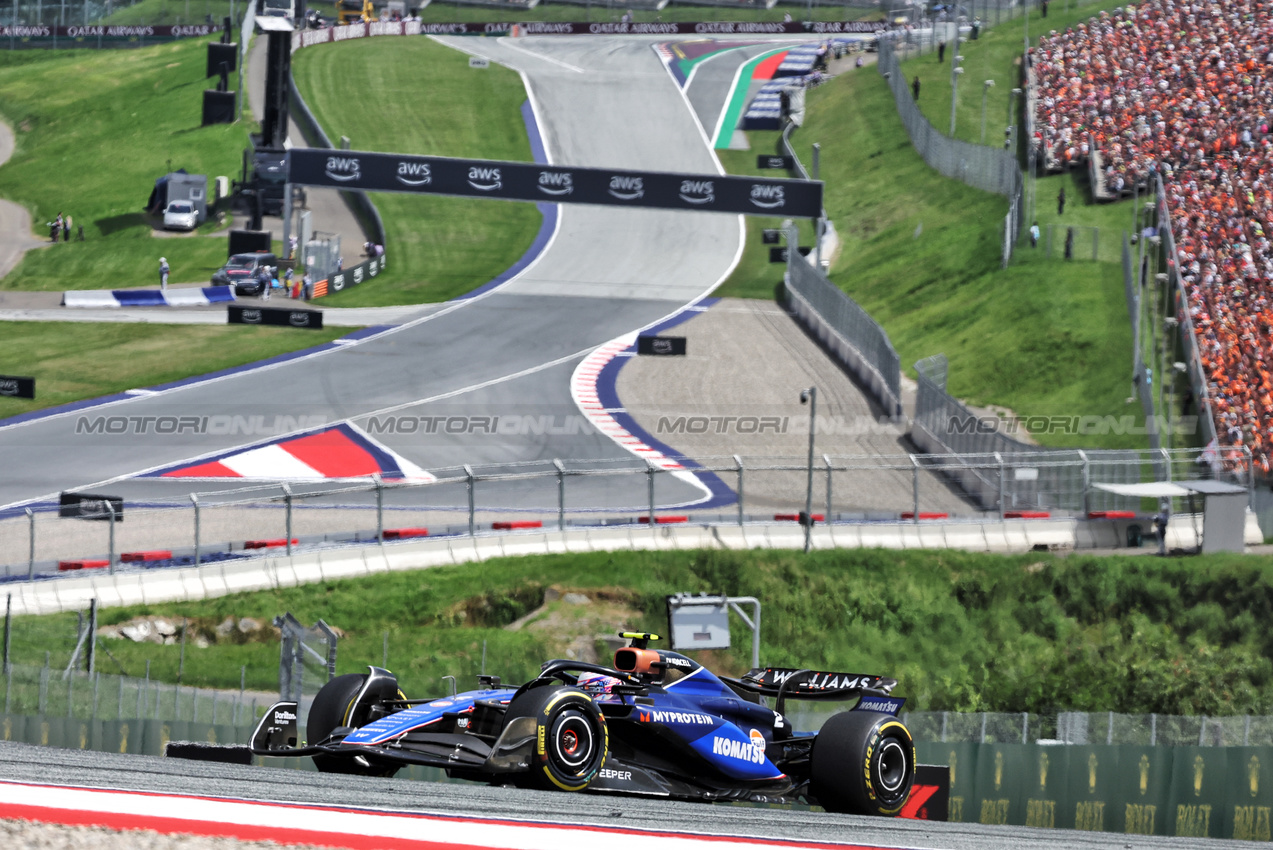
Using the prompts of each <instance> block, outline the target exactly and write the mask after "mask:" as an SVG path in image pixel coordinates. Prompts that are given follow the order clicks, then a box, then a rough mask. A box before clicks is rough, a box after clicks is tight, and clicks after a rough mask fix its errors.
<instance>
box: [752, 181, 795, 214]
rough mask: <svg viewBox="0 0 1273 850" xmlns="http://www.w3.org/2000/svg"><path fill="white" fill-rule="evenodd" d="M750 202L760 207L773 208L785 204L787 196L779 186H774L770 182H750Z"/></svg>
mask: <svg viewBox="0 0 1273 850" xmlns="http://www.w3.org/2000/svg"><path fill="white" fill-rule="evenodd" d="M751 202H752V203H753V204H755V205H756V206H758V207H760V208H761V209H766V210H774V209H777V208H778V207H781V206H785V205H786V203H787V197H786V195H785V194H784V192H783V188H782V187H781V186H775V185H773V184H772V183H769V184H766V183H753V184H751Z"/></svg>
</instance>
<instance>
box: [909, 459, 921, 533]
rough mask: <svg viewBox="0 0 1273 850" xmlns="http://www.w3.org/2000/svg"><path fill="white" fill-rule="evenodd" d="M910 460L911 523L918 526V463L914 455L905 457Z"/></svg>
mask: <svg viewBox="0 0 1273 850" xmlns="http://www.w3.org/2000/svg"><path fill="white" fill-rule="evenodd" d="M907 457H909V458H910V459H911V499H912V501H913V504H912V506H911V510H912V511H913V512H914V513H913V514H912V516H911V521H912V522H914V523H915V524H916V525H918V524H919V461H918V460H916V459H915V455H907Z"/></svg>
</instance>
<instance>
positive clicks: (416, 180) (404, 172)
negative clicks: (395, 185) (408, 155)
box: [395, 162, 433, 186]
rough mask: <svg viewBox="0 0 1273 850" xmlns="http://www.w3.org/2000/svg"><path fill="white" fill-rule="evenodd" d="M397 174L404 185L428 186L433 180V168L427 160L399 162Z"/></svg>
mask: <svg viewBox="0 0 1273 850" xmlns="http://www.w3.org/2000/svg"><path fill="white" fill-rule="evenodd" d="M395 176H396V177H397V179H398V182H399V183H401V184H403V185H404V186H428V185H429V184H430V183H432V182H433V169H432V168H430V167H429V163H427V162H399V163H398V173H397V175H395Z"/></svg>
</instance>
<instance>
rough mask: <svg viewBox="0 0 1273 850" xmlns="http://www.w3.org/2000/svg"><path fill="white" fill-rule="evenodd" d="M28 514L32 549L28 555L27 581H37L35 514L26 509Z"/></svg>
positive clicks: (28, 534) (28, 535)
mask: <svg viewBox="0 0 1273 850" xmlns="http://www.w3.org/2000/svg"><path fill="white" fill-rule="evenodd" d="M26 513H27V525H28V526H29V531H28V533H27V537H28V538H29V542H30V548H29V551H28V553H27V581H33V580H34V579H35V513H34V512H33V511H32V510H31V509H30V508H27V509H26Z"/></svg>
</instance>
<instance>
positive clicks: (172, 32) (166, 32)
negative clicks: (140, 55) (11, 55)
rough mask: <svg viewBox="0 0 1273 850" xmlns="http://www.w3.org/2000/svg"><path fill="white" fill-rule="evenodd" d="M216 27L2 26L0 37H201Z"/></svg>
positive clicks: (125, 25) (217, 27)
mask: <svg viewBox="0 0 1273 850" xmlns="http://www.w3.org/2000/svg"><path fill="white" fill-rule="evenodd" d="M220 33H221V27H220V25H217V26H213V25H211V24H198V25H196V26H148V25H145V24H141V25H132V24H116V25H114V26H104V25H93V26H85V27H46V26H41V25H38V24H36V25H24V24H19V25H16V26H3V27H0V38H204V37H206V36H210V35H219V34H220Z"/></svg>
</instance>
